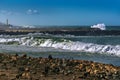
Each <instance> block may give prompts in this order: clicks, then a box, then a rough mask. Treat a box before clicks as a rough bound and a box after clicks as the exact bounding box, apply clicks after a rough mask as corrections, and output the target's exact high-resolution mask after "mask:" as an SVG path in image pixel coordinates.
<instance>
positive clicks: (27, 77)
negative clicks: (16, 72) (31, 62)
mask: <svg viewBox="0 0 120 80" xmlns="http://www.w3.org/2000/svg"><path fill="white" fill-rule="evenodd" d="M22 77H23V78H26V79H31V75H30V72H24V73H23V74H22Z"/></svg>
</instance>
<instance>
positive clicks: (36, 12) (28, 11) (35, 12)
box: [26, 9, 39, 15]
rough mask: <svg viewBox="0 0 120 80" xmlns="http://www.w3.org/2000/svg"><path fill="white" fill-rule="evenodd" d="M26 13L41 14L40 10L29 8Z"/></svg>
mask: <svg viewBox="0 0 120 80" xmlns="http://www.w3.org/2000/svg"><path fill="white" fill-rule="evenodd" d="M26 13H27V14H31V15H33V14H39V11H38V10H32V9H28V10H27V12H26Z"/></svg>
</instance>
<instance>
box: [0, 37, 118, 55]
mask: <svg viewBox="0 0 120 80" xmlns="http://www.w3.org/2000/svg"><path fill="white" fill-rule="evenodd" d="M0 44H7V45H8V44H11V45H13V44H14V45H24V46H32V47H52V48H56V49H63V50H70V51H80V52H91V53H101V54H110V55H115V56H120V45H99V44H94V43H84V42H79V41H71V40H66V39H44V38H36V37H22V38H0Z"/></svg>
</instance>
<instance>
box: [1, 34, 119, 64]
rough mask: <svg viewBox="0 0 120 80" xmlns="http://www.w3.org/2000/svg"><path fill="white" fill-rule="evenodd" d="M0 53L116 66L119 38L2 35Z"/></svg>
mask: <svg viewBox="0 0 120 80" xmlns="http://www.w3.org/2000/svg"><path fill="white" fill-rule="evenodd" d="M0 52H6V53H11V52H12V53H16V52H17V53H19V54H21V53H27V54H28V55H29V56H33V57H47V56H48V55H49V54H51V55H52V56H53V57H55V58H67V59H82V60H92V61H96V62H102V63H107V64H113V65H117V66H120V36H74V35H64V36H63V35H51V34H41V33H35V34H28V35H14V36H10V35H2V36H0Z"/></svg>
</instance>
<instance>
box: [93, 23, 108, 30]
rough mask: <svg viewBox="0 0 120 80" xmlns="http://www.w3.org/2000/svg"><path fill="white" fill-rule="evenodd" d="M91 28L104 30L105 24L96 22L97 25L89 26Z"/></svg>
mask: <svg viewBox="0 0 120 80" xmlns="http://www.w3.org/2000/svg"><path fill="white" fill-rule="evenodd" d="M91 28H99V29H100V30H106V27H105V24H104V23H102V24H97V25H93V26H91Z"/></svg>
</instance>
